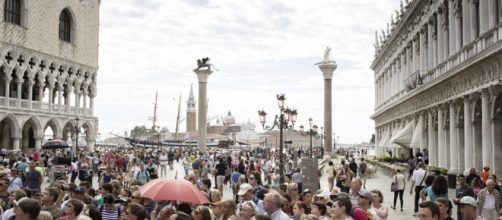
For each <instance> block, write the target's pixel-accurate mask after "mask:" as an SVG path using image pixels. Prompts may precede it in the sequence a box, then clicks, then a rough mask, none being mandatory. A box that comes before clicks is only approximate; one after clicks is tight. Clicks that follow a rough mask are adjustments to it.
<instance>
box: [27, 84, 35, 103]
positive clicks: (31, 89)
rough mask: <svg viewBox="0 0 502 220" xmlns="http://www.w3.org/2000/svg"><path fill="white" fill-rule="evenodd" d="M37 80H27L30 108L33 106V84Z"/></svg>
mask: <svg viewBox="0 0 502 220" xmlns="http://www.w3.org/2000/svg"><path fill="white" fill-rule="evenodd" d="M34 84H35V81H33V80H31V79H29V80H28V82H27V85H28V109H32V107H33V85H34Z"/></svg>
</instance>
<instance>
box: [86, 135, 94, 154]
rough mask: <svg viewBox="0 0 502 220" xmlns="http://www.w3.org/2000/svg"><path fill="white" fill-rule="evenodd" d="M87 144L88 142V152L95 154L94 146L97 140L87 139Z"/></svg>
mask: <svg viewBox="0 0 502 220" xmlns="http://www.w3.org/2000/svg"><path fill="white" fill-rule="evenodd" d="M85 142H87V150H88V151H89V152H94V146H96V139H95V138H86V139H85Z"/></svg>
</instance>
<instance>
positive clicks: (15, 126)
mask: <svg viewBox="0 0 502 220" xmlns="http://www.w3.org/2000/svg"><path fill="white" fill-rule="evenodd" d="M3 121H5V122H7V123H9V125H11V134H12V135H11V136H12V137H20V136H21V135H20V134H19V131H20V130H21V124H20V123H19V120H18V119H17V117H16V116H15V115H13V114H7V115H4V116H3V117H2V116H0V122H3Z"/></svg>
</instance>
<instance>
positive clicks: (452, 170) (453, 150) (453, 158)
mask: <svg viewBox="0 0 502 220" xmlns="http://www.w3.org/2000/svg"><path fill="white" fill-rule="evenodd" d="M449 107H450V114H449V115H450V134H449V135H450V147H449V149H450V152H449V156H448V157H449V158H450V167H449V168H448V173H449V174H457V173H458V171H459V170H458V157H457V151H458V145H457V123H456V121H457V114H456V111H455V103H454V102H453V101H452V102H450V103H449Z"/></svg>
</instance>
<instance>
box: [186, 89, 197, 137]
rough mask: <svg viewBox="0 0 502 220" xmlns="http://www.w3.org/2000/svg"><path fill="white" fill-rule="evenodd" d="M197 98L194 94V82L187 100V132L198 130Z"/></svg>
mask: <svg viewBox="0 0 502 220" xmlns="http://www.w3.org/2000/svg"><path fill="white" fill-rule="evenodd" d="M195 104H196V103H195V98H194V96H193V84H192V85H190V96H188V101H187V132H195V131H197V130H196V126H197V123H196V120H197V109H196V108H195Z"/></svg>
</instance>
